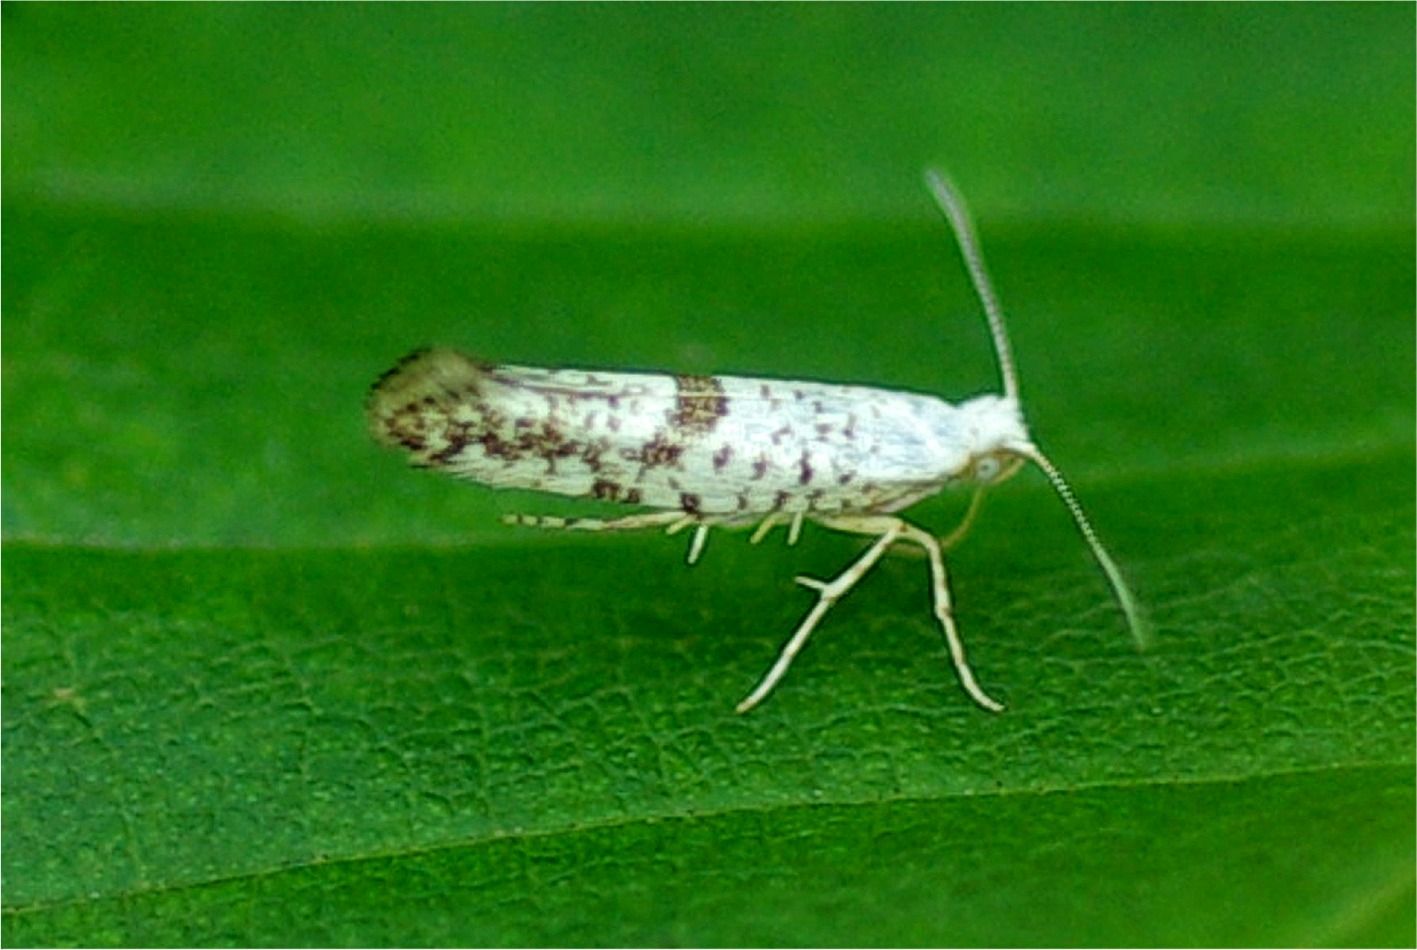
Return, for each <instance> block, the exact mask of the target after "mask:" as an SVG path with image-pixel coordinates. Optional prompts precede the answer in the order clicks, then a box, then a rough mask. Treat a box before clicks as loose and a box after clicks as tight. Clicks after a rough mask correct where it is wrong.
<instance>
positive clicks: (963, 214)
mask: <svg viewBox="0 0 1417 950" xmlns="http://www.w3.org/2000/svg"><path fill="white" fill-rule="evenodd" d="M925 184H927V185H929V186H930V191H931V193H932V194H934V196H935V202H936V203H937V204H938V205H939V206H940V210H941V211H942V212H944V215H945V218H946V219H947V220H948V221H949V222H950V227H951V228H953V229H954V233H955V240H956V241H958V242H959V252H960V255H961V256H963V257H964V266H965V267H966V268H967V269H968V270H969V278H970V280H972V281H974V290H975V292H976V293H978V294H979V301H980V303H982V304H983V305H984V315H985V316H986V317H987V318H988V319H989V332H990V333H992V334H993V335H994V352H995V353H996V354H998V359H999V375H1000V376H1002V377H1003V382H1004V395H1005V396H1006V397H1008V398H1009V399H1012V400H1014V401H1015V402H1017V401H1018V376H1017V375H1016V374H1015V372H1014V354H1013V350H1012V349H1011V348H1010V347H1009V332H1008V330H1007V329H1005V327H1004V311H1003V308H1002V307H1000V306H999V297H998V295H997V294H995V293H994V285H993V283H992V282H991V281H990V280H989V271H988V270H987V269H985V267H984V255H983V254H982V253H980V250H979V236H978V235H977V234H976V233H975V231H974V221H973V219H971V218H970V216H969V206H968V205H966V204H965V203H964V196H963V195H961V194H960V193H959V189H958V188H956V187H955V186H954V182H952V181H950V180H949V178H948V177H946V175H945V173H944V172H942V171H939V170H937V169H934V168H929V169H926V170H925Z"/></svg>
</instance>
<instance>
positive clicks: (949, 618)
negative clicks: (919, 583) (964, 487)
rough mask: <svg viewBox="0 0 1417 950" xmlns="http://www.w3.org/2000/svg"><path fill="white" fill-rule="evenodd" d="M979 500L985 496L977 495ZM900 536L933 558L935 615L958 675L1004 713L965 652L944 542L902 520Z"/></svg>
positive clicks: (974, 696)
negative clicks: (977, 677)
mask: <svg viewBox="0 0 1417 950" xmlns="http://www.w3.org/2000/svg"><path fill="white" fill-rule="evenodd" d="M974 497H975V499H976V501H977V499H978V498H980V497H981V495H980V494H976V495H975V496H974ZM969 507H970V512H971V513H972V512H973V511H975V510H976V509H977V508H978V505H977V504H971V505H970V506H969ZM969 520H970V519H969V518H968V517H966V519H965V523H964V524H962V525H961V526H960V528H957V529H955V531H954V532H953V533H952V534H951V535H950V537H949V538H948V539H946V540H947V541H948V540H954V539H955V535H958V534H960V533H961V530H962V529H964V528H967V527H968V523H969ZM901 528H902V530H901V532H900V539H901V540H902V541H912V542H914V543H915V544H918V545H920V546H921V547H922V548H924V549H925V555H926V556H927V557H928V558H929V559H930V582H931V586H932V587H933V588H934V601H935V618H936V619H937V620H939V621H940V626H941V627H942V628H943V629H944V631H945V644H946V645H947V646H948V647H949V650H950V661H951V662H952V663H954V668H955V674H956V675H957V676H958V677H959V682H960V685H961V686H963V687H964V691H965V692H966V693H968V694H969V695H970V698H972V699H973V700H974V701H975V702H976V703H978V704H979V705H981V706H983V707H984V708H985V709H988V710H990V711H991V712H1003V711H1004V707H1003V704H1001V703H998V702H995V701H994V700H993V699H991V698H990V697H989V695H988V694H987V693H985V692H984V690H982V689H980V688H979V684H978V683H977V682H975V680H974V673H973V672H972V671H971V670H970V669H969V660H968V658H967V657H966V656H965V654H964V641H963V640H961V639H960V636H959V630H957V629H956V628H955V621H954V607H953V605H952V604H951V603H950V579H949V575H948V574H947V573H946V572H945V555H944V551H943V550H942V548H943V545H942V543H941V542H940V541H939V540H938V539H936V537H935V536H934V535H933V534H931V533H930V532H928V531H924V530H922V529H920V528H917V527H915V525H913V524H908V523H906V522H901Z"/></svg>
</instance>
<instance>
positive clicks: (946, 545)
mask: <svg viewBox="0 0 1417 950" xmlns="http://www.w3.org/2000/svg"><path fill="white" fill-rule="evenodd" d="M983 506H984V488H983V486H980V487H979V488H976V489H975V490H974V496H973V497H971V498H970V499H969V508H967V509H966V510H965V512H964V518H962V519H961V520H960V523H959V524H958V525H957V526H956V527H955V529H954V530H953V531H951V532H950V533H949V534H947V535H945V536H944V537H943V538H941V539H940V550H941V551H948V550H949V549H950V548H952V547H954V546H955V545H956V544H958V543H959V542H961V541H963V540H964V536H965V535H966V534H969V529H970V528H972V527H974V519H976V518H978V517H979V509H980V508H982V507H983Z"/></svg>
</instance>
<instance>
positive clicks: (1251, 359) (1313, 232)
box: [0, 4, 1417, 946]
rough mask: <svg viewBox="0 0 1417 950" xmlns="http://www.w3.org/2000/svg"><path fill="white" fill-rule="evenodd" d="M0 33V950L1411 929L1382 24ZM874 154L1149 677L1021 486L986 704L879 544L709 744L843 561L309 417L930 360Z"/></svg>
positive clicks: (159, 23)
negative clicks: (957, 673)
mask: <svg viewBox="0 0 1417 950" xmlns="http://www.w3.org/2000/svg"><path fill="white" fill-rule="evenodd" d="M0 17H3V25H4V27H5V29H6V39H7V43H6V61H5V67H6V68H5V70H4V75H3V92H4V101H5V111H4V126H3V134H4V149H3V154H0V162H3V189H4V192H3V201H4V205H3V211H4V222H3V223H4V227H3V235H2V237H3V259H2V260H0V264H2V265H3V278H4V283H3V289H4V299H3V305H4V316H5V320H4V325H3V331H4V337H3V343H4V349H3V368H4V379H3V396H4V417H3V423H4V446H3V448H4V452H3V488H4V492H3V499H0V503H2V506H0V524H2V525H3V528H4V532H5V545H4V560H3V576H4V631H5V646H6V647H7V650H6V656H5V665H4V674H5V676H4V766H5V768H4V777H3V778H4V800H3V809H4V814H3V817H4V829H5V830H4V845H5V858H6V860H5V863H4V917H3V926H4V937H5V939H6V941H7V943H10V944H13V945H21V944H52V943H80V944H140V943H149V944H176V943H180V944H183V945H209V944H215V943H240V944H273V943H281V944H301V943H312V944H318V943H339V944H350V943H352V944H381V943H389V944H425V943H433V944H463V943H471V944H479V943H481V944H498V943H503V944H541V943H545V944H563V945H574V944H665V943H681V944H745V943H746V944H779V943H781V944H804V945H805V944H847V943H850V944H862V945H878V944H892V945H903V944H965V943H992V944H1009V945H1021V944H1031V943H1047V944H1056V945H1071V944H1106V945H1113V944H1115V945H1125V946H1139V945H1146V944H1204V943H1214V944H1249V943H1259V944H1306V945H1312V944H1335V945H1338V944H1393V945H1411V943H1412V941H1413V939H1414V894H1413V885H1412V880H1413V874H1414V868H1417V860H1414V856H1413V833H1414V828H1413V810H1414V798H1413V789H1412V785H1413V781H1412V773H1413V758H1414V757H1413V751H1412V750H1413V741H1414V731H1417V730H1414V721H1413V720H1414V716H1413V706H1414V695H1413V694H1414V689H1413V676H1414V663H1413V655H1414V647H1413V622H1414V621H1413V591H1414V566H1413V553H1414V540H1413V523H1414V484H1413V469H1412V458H1413V450H1414V434H1413V432H1414V356H1413V354H1414V325H1413V309H1414V264H1413V260H1414V229H1413V207H1414V184H1413V182H1414V175H1413V168H1414V140H1417V135H1414V131H1415V130H1414V118H1413V116H1414V94H1413V89H1414V85H1417V74H1414V54H1413V51H1412V42H1411V38H1412V36H1413V32H1414V8H1413V7H1412V6H1411V5H1405V4H1404V5H1397V4H1392V5H1386V4H1343V5H1327V4H1303V5H1287V4H1265V5H1229V4H1225V5H1220V4H1216V5H1204V6H1192V5H1087V6H1074V5H1020V6H1010V5H965V4H941V5H921V4H908V5H907V4H901V5H889V4H885V5H855V4H833V5H816V4H795V5H776V4H753V5H747V4H741V5H679V4H657V5H640V4H623V5H618V4H617V5H596V4H591V5H560V4H557V5H516V6H512V5H492V4H478V5H453V4H448V5H422V4H419V5H412V4H409V5H360V6H343V5H320V6H315V5H183V6H159V5H121V6H95V5H58V4H8V5H5V6H4V7H3V9H0ZM932 164H939V165H943V166H944V167H946V168H948V169H949V171H950V172H951V174H952V175H953V176H954V177H955V178H956V180H957V181H958V182H959V184H960V185H961V187H962V188H963V189H964V191H965V193H966V194H967V195H968V197H969V199H970V201H971V203H972V204H973V206H974V209H975V212H976V215H977V217H978V218H979V223H980V228H981V231H982V233H983V239H984V243H985V250H986V253H987V254H988V256H989V258H990V263H991V266H992V270H993V272H994V276H995V278H996V281H997V282H998V285H999V290H1000V293H1001V295H1002V297H1003V299H1004V303H1005V307H1006V309H1007V310H1008V311H1009V312H1010V320H1011V328H1012V331H1013V335H1014V343H1015V347H1016V349H1017V357H1018V362H1019V367H1020V373H1021V376H1022V385H1023V391H1024V401H1025V406H1026V408H1027V410H1028V412H1029V417H1030V420H1031V422H1032V425H1033V429H1034V432H1035V434H1036V435H1037V437H1038V439H1039V441H1040V443H1041V444H1042V445H1043V446H1044V448H1045V449H1046V450H1047V451H1049V453H1050V454H1051V455H1052V456H1053V458H1054V460H1055V461H1056V462H1057V463H1058V464H1059V466H1060V467H1061V468H1062V469H1063V471H1064V472H1065V473H1067V474H1068V475H1069V477H1070V478H1071V479H1072V480H1073V482H1074V483H1075V486H1076V488H1077V490H1078V492H1079V495H1080V496H1081V497H1082V499H1083V501H1084V503H1085V504H1087V506H1088V507H1089V509H1090V511H1091V512H1092V514H1093V516H1094V519H1095V520H1096V521H1097V523H1098V528H1099V531H1100V532H1101V533H1102V535H1103V537H1104V539H1105V540H1106V541H1107V542H1108V543H1109V545H1110V546H1111V547H1112V549H1113V551H1114V554H1115V555H1116V556H1117V558H1118V560H1119V561H1120V562H1121V563H1122V564H1123V565H1124V567H1125V568H1126V570H1127V571H1128V573H1129V575H1130V576H1131V577H1132V578H1133V579H1134V581H1135V582H1136V585H1137V587H1138V591H1139V593H1140V595H1141V597H1142V599H1143V600H1144V601H1145V602H1146V603H1147V605H1148V607H1149V609H1150V611H1151V612H1152V614H1153V617H1154V619H1155V621H1156V623H1157V626H1158V629H1159V632H1160V638H1159V646H1158V649H1157V650H1156V651H1155V652H1154V653H1152V654H1149V655H1148V656H1146V657H1138V656H1136V655H1135V654H1134V653H1132V652H1131V651H1130V650H1129V648H1128V645H1127V643H1126V641H1125V633H1124V630H1123V628H1122V625H1121V623H1120V620H1119V618H1118V617H1117V615H1116V611H1115V609H1114V608H1113V607H1112V606H1111V605H1110V604H1109V603H1108V601H1107V598H1108V595H1107V591H1106V588H1105V586H1104V584H1103V582H1102V581H1101V579H1100V578H1099V577H1098V576H1097V575H1096V572H1095V569H1094V568H1093V567H1092V566H1091V565H1090V564H1089V562H1088V560H1087V556H1086V552H1085V549H1084V548H1083V547H1082V544H1081V542H1080V541H1079V540H1078V539H1077V538H1076V536H1075V533H1074V532H1073V530H1072V528H1071V526H1070V524H1069V523H1068V521H1067V518H1066V515H1065V514H1064V513H1063V512H1062V511H1061V510H1060V506H1059V505H1058V504H1057V501H1056V499H1054V498H1053V497H1052V496H1051V494H1050V493H1049V492H1048V490H1047V487H1046V484H1045V483H1043V481H1042V479H1041V478H1040V477H1038V476H1037V475H1036V474H1031V475H1026V476H1021V477H1020V478H1019V479H1016V480H1015V481H1014V482H1012V483H1010V484H1009V485H1008V486H1007V487H1005V488H1003V489H1001V490H1000V491H998V492H996V493H995V495H994V496H993V497H992V498H991V500H990V502H989V504H988V505H987V506H986V510H985V512H984V516H983V519H982V521H981V523H980V524H979V525H978V527H977V528H976V530H975V532H974V534H973V536H972V537H971V538H970V539H969V541H968V542H967V543H966V544H964V545H963V546H961V548H959V549H958V551H957V553H956V554H955V556H954V558H953V560H952V565H953V571H954V575H955V593H956V599H957V601H958V616H959V620H960V624H961V627H962V630H963V632H964V636H965V639H966V642H967V643H968V644H969V645H970V648H971V651H972V656H973V657H974V661H975V666H976V670H977V671H978V672H979V673H980V675H981V677H982V678H983V680H984V683H985V686H986V688H987V689H990V690H991V691H992V692H998V693H1000V694H1002V695H1003V696H1004V698H1005V699H1006V700H1007V701H1008V703H1009V706H1010V709H1009V711H1008V712H1007V713H1006V714H1004V715H1003V716H998V717H992V716H988V715H986V714H984V713H982V712H979V711H978V710H975V709H972V708H970V707H969V704H968V701H967V699H966V698H965V697H963V696H962V694H960V692H959V691H958V689H957V688H956V687H955V686H954V684H953V683H952V681H951V680H950V678H949V673H948V667H947V664H946V663H945V662H944V660H943V658H942V650H943V647H942V645H941V644H940V643H939V641H938V635H937V633H936V631H935V629H934V627H933V622H932V620H931V618H930V616H929V613H928V609H927V603H926V592H925V589H924V578H923V576H922V575H923V565H921V564H920V563H919V562H918V561H916V560H913V559H909V558H896V559H892V560H891V561H890V562H889V563H887V564H885V565H883V566H882V568H881V570H880V571H879V572H878V576H874V577H873V578H872V579H871V580H870V581H869V582H868V583H866V584H864V585H863V587H862V589H861V591H860V592H859V593H857V594H855V595H853V597H852V598H850V599H848V600H847V601H846V602H844V603H843V604H842V605H841V607H840V608H839V609H838V611H837V612H836V613H835V614H834V615H833V616H832V617H831V618H829V620H828V621H827V623H826V624H825V625H824V627H823V628H822V629H821V630H820V631H819V633H818V635H817V637H816V638H815V640H814V642H813V644H812V645H811V648H810V649H809V650H808V651H806V653H804V655H803V657H802V659H801V661H800V662H799V665H798V668H797V669H795V670H794V672H793V675H792V676H791V677H789V679H788V681H787V682H786V684H785V685H784V688H783V690H782V691H781V692H780V693H779V694H778V695H777V696H775V697H774V698H773V700H772V701H771V702H770V703H768V704H767V705H766V706H765V707H764V708H763V709H761V710H760V711H758V712H757V713H755V714H754V715H753V716H750V717H747V718H741V719H740V718H734V717H732V715H731V713H730V710H731V707H732V704H733V703H734V702H735V701H736V700H737V699H738V698H739V697H740V696H741V694H742V692H743V691H745V690H746V689H747V688H748V687H749V686H750V685H751V684H752V682H753V681H754V678H755V677H756V676H757V675H759V673H760V672H761V671H762V669H763V668H764V667H765V665H766V664H767V663H768V662H769V661H770V659H771V658H772V656H773V655H774V653H775V650H776V648H777V646H778V644H779V643H780V641H781V639H782V638H783V637H785V636H786V634H787V632H788V631H789V630H790V629H791V627H792V624H793V623H794V621H795V620H796V619H797V617H798V616H799V614H800V612H801V611H802V610H803V609H805V607H806V603H807V601H806V600H805V599H804V598H805V597H806V595H804V594H799V593H795V592H793V590H792V585H791V582H790V578H791V576H792V575H793V574H794V573H800V572H803V571H805V572H808V573H815V574H818V575H826V574H830V573H831V572H833V571H835V570H837V569H839V568H840V566H841V564H843V563H844V562H845V561H846V560H847V559H848V558H849V557H850V556H851V555H852V553H853V552H854V551H855V550H856V549H857V547H856V544H855V542H853V541H851V540H844V539H839V538H835V537H832V536H830V535H828V534H826V533H825V532H820V531H812V530H810V529H809V530H808V532H806V534H805V536H804V539H803V543H802V545H800V546H799V547H798V548H796V549H785V548H783V547H781V546H780V544H777V543H765V544H764V545H763V546H762V547H761V548H748V547H747V546H746V545H745V544H744V543H743V540H742V538H741V536H733V535H728V534H719V535H716V536H715V537H714V539H713V540H712V541H711V542H710V545H709V549H708V551H707V552H706V555H705V560H704V562H703V563H701V564H700V565H698V566H696V567H695V568H694V569H693V570H692V571H689V570H685V569H684V568H683V566H682V564H681V563H680V559H681V558H682V554H683V551H682V546H681V544H680V539H677V538H676V539H664V538H661V537H657V536H654V535H650V536H625V537H599V538H565V537H560V536H556V535H554V534H540V533H535V532H528V531H517V530H513V529H509V528H505V527H503V526H501V525H500V524H499V523H498V522H497V518H496V515H497V514H498V513H502V512H508V511H532V512H542V511H554V512H562V513H564V512H567V511H579V510H583V509H582V508H581V507H580V506H579V505H578V504H577V503H575V502H570V501H565V500H556V499H542V498H538V497H534V496H525V495H522V496H516V495H510V494H504V493H494V492H491V491H487V490H485V489H481V488H477V487H470V486H466V485H459V484H456V483H452V482H450V481H444V480H440V479H437V478H434V477H432V476H430V475H427V474H423V473H411V472H408V471H405V470H404V467H403V465H402V463H401V462H400V460H399V459H397V458H395V457H393V456H392V455H389V454H386V453H383V452H381V451H379V450H378V449H377V448H376V447H375V446H373V445H372V444H371V443H370V442H369V440H368V438H367V437H366V435H365V433H364V422H363V418H362V412H361V401H362V398H363V393H364V391H365V388H366V387H367V385H368V383H369V382H370V381H371V380H372V379H373V378H374V377H375V376H376V375H377V374H378V373H380V372H381V371H383V370H384V369H385V368H387V367H388V366H389V365H390V364H391V363H392V362H393V361H394V360H395V359H396V358H397V357H398V356H400V355H401V354H402V353H403V352H405V351H407V350H408V349H410V348H412V347H414V346H416V345H420V344H424V343H433V342H436V343H444V344H450V345H455V346H459V347H462V348H465V349H468V350H470V351H473V352H476V353H477V354H479V355H481V356H485V357H488V358H492V359H501V360H516V361H521V362H527V363H536V364H547V365H557V364H563V365H585V366H603V367H612V368H622V367H623V368H663V369H675V370H681V371H692V372H734V373H743V374H758V375H772V376H784V377H801V378H811V379H823V380H831V381H852V382H866V383H875V384H880V385H887V386H892V387H897V388H908V389H913V390H919V391H928V392H934V393H938V394H940V395H942V396H944V397H946V398H950V399H958V398H962V397H964V396H967V395H970V394H973V393H976V392H981V391H988V390H990V389H993V388H994V387H996V386H997V382H996V372H995V370H994V367H993V362H992V355H991V353H990V350H989V344H988V340H987V335H986V333H985V331H984V328H983V326H982V320H981V318H980V316H979V314H978V307H977V304H976V303H975V301H974V300H973V299H972V295H971V292H970V290H969V287H968V284H967V281H966V280H965V278H964V276H963V274H962V273H961V269H960V267H959V265H958V262H957V255H956V253H955V251H954V250H953V248H952V247H951V246H950V243H949V238H948V235H947V234H946V233H945V231H944V229H943V227H942V226H941V225H940V223H939V222H938V220H937V216H936V214H935V212H934V211H933V210H932V209H931V208H930V206H929V202H928V199H927V197H926V194H925V192H924V189H923V187H922V184H921V180H920V172H921V170H922V168H924V167H925V166H927V165H932ZM960 510H961V503H960V500H959V499H956V498H942V499H938V500H932V501H930V502H927V503H925V504H922V505H921V506H920V507H919V508H918V509H917V510H916V511H915V514H918V516H919V518H920V520H921V521H922V522H924V523H926V524H928V525H930V526H931V527H933V528H935V529H937V530H945V529H947V528H948V527H949V526H950V523H951V519H952V518H955V517H957V516H958V513H959V511H960ZM774 540H776V539H774ZM651 579H652V580H651Z"/></svg>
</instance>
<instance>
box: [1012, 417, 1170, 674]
mask: <svg viewBox="0 0 1417 950" xmlns="http://www.w3.org/2000/svg"><path fill="white" fill-rule="evenodd" d="M1009 449H1010V450H1011V451H1014V452H1017V453H1018V454H1020V455H1022V456H1024V457H1025V458H1027V459H1028V460H1029V461H1031V462H1033V463H1034V464H1035V465H1037V466H1038V467H1039V468H1041V469H1042V470H1043V474H1044V475H1047V476H1048V481H1050V482H1052V483H1053V489H1054V490H1055V491H1056V492H1057V493H1058V497H1060V498H1062V499H1063V504H1065V505H1067V506H1068V511H1070V512H1072V515H1073V522H1074V523H1075V524H1076V525H1077V526H1078V530H1079V531H1081V532H1082V536H1083V539H1084V540H1085V541H1087V544H1088V547H1090V548H1092V555H1093V557H1095V558H1097V563H1098V565H1100V566H1101V568H1102V573H1104V574H1106V575H1107V582H1108V583H1109V584H1111V585H1112V593H1113V594H1115V595H1116V597H1117V603H1118V604H1120V605H1121V607H1122V613H1124V614H1126V616H1127V626H1128V627H1130V628H1131V631H1132V639H1133V640H1135V641H1136V644H1137V649H1138V650H1143V651H1144V650H1147V649H1148V648H1150V646H1151V640H1152V637H1151V624H1150V623H1148V622H1147V619H1146V617H1145V616H1143V615H1142V612H1141V607H1140V606H1139V605H1138V604H1137V600H1136V598H1135V597H1134V596H1132V591H1131V588H1129V587H1128V586H1127V582H1126V581H1125V580H1123V579H1122V572H1121V571H1119V570H1118V569H1117V565H1116V563H1114V562H1113V560H1112V557H1111V555H1109V554H1108V553H1107V549H1106V548H1104V547H1103V546H1102V542H1101V541H1099V540H1098V539H1097V533H1096V532H1095V531H1093V530H1092V523H1091V522H1089V521H1088V520H1087V515H1085V514H1083V511H1082V505H1081V504H1079V503H1078V500H1077V496H1076V495H1074V494H1073V490H1072V488H1071V487H1070V486H1069V485H1068V483H1067V481H1065V480H1064V478H1063V473H1062V472H1059V471H1058V470H1057V469H1056V468H1054V467H1053V463H1052V462H1050V461H1048V457H1047V456H1045V455H1044V454H1043V453H1042V452H1040V451H1039V450H1038V447H1037V446H1036V445H1033V444H1031V443H1028V444H1025V445H1011V446H1009Z"/></svg>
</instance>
